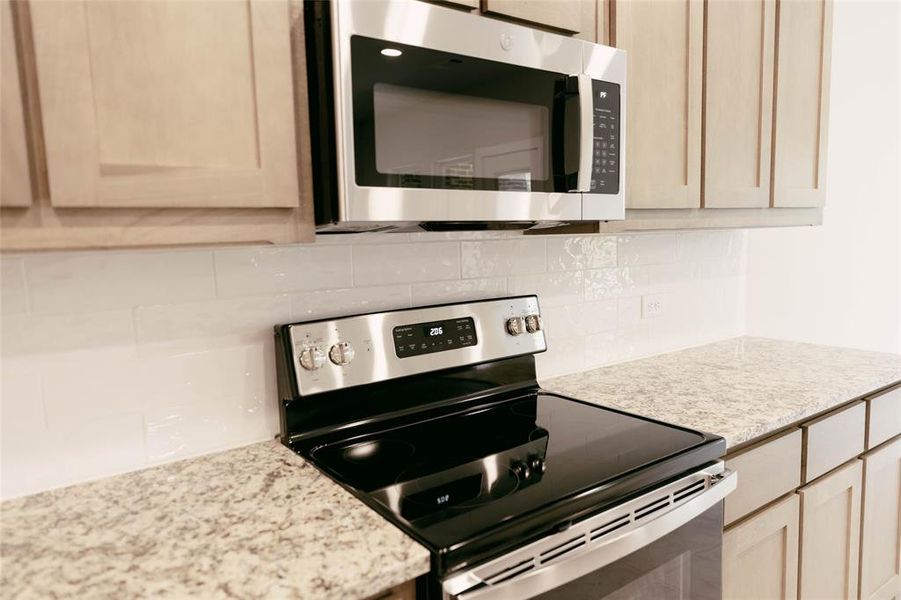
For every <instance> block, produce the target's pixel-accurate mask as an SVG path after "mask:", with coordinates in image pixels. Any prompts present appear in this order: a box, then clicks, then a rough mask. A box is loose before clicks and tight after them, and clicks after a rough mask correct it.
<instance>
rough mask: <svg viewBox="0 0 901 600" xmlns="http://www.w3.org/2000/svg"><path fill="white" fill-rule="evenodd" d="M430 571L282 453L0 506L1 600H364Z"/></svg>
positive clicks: (420, 553)
mask: <svg viewBox="0 0 901 600" xmlns="http://www.w3.org/2000/svg"><path fill="white" fill-rule="evenodd" d="M428 570H429V553H428V551H427V550H426V549H425V548H423V547H422V546H420V545H419V544H417V543H416V542H414V541H413V540H411V539H410V538H409V537H407V536H406V535H405V534H404V533H402V532H401V531H400V530H399V529H397V528H396V527H394V526H393V525H391V524H390V523H388V522H387V521H385V520H384V519H383V518H382V517H380V516H379V515H378V514H377V513H376V512H375V511H373V510H371V509H370V508H368V507H367V506H366V505H364V504H363V503H361V502H360V501H359V500H357V499H356V498H354V497H353V496H352V495H351V494H349V493H348V492H346V491H345V490H344V489H342V488H341V487H340V486H338V485H336V484H335V483H334V482H332V481H331V480H330V479H329V478H328V477H326V476H325V475H322V474H321V473H320V472H319V471H317V470H316V469H315V468H314V467H313V466H312V465H309V464H307V463H306V462H304V460H303V459H302V458H300V457H299V456H297V455H295V454H294V453H293V452H291V451H290V450H288V449H287V448H285V447H284V446H282V445H280V444H278V443H276V442H265V443H260V444H254V445H252V446H247V447H244V448H239V449H237V450H230V451H227V452H222V453H219V454H214V455H210V456H204V457H200V458H196V459H190V460H184V461H181V462H177V463H172V464H169V465H165V466H162V467H157V468H153V469H148V470H145V471H138V472H135V473H128V474H125V475H120V476H117V477H112V478H109V479H103V480H100V481H95V482H91V483H87V484H81V485H76V486H73V487H68V488H63V489H59V490H53V491H50V492H44V493H41V494H36V495H34V496H27V497H24V498H19V499H15V500H9V501H6V502H4V503H2V504H0V590H2V593H0V596H2V597H3V598H87V597H90V598H117V599H118V598H133V597H146V598H161V597H167V598H183V597H187V596H191V597H199V598H225V597H237V598H263V597H266V598H273V597H277V598H317V599H318V598H342V599H344V598H363V597H366V596H369V595H372V594H375V593H377V592H379V591H381V590H384V589H386V588H389V587H391V586H394V585H397V584H400V583H402V582H404V581H407V580H409V579H413V578H414V577H416V576H418V575H420V574H422V573H425V572H427V571H428Z"/></svg>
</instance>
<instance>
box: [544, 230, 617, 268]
mask: <svg viewBox="0 0 901 600" xmlns="http://www.w3.org/2000/svg"><path fill="white" fill-rule="evenodd" d="M615 266H616V237H614V236H598V235H580V236H572V237H570V236H563V237H552V238H550V239H549V240H548V241H547V268H548V270H549V271H575V270H578V269H601V268H604V267H615Z"/></svg>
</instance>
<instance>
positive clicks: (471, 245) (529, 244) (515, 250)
mask: <svg viewBox="0 0 901 600" xmlns="http://www.w3.org/2000/svg"><path fill="white" fill-rule="evenodd" d="M460 253H461V256H462V263H463V277H464V278H467V277H496V276H498V275H522V274H525V273H541V272H543V271H544V270H545V242H544V240H543V239H540V238H527V237H520V239H513V240H490V241H483V240H479V241H465V242H462V244H461V249H460Z"/></svg>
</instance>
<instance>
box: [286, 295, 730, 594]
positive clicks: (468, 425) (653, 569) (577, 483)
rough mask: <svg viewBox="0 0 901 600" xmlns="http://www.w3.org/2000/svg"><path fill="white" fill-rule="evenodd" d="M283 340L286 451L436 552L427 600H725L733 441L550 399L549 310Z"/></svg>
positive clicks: (345, 328)
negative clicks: (544, 358) (543, 360)
mask: <svg viewBox="0 0 901 600" xmlns="http://www.w3.org/2000/svg"><path fill="white" fill-rule="evenodd" d="M275 338H276V345H275V346H276V368H277V382H278V389H279V418H280V425H281V439H282V441H283V443H285V444H286V445H287V446H289V447H290V448H292V449H293V450H294V451H295V452H297V453H299V454H301V455H302V456H304V458H305V459H306V460H308V461H309V463H310V464H312V465H315V466H316V467H317V468H318V469H320V470H322V471H323V472H324V473H325V474H327V475H328V476H330V477H332V478H333V479H334V480H335V481H337V482H339V483H340V484H342V485H343V486H345V488H346V489H348V490H349V491H350V492H351V493H353V494H355V495H356V496H357V497H358V498H360V500H362V501H363V502H365V503H367V504H368V505H369V506H370V507H371V508H372V509H373V510H375V511H377V512H378V513H379V514H381V515H382V516H384V517H385V518H386V519H388V520H389V521H390V522H392V523H394V524H395V525H396V526H397V527H399V528H400V529H402V530H403V531H404V532H406V533H407V534H408V535H410V536H411V537H412V538H413V539H415V540H416V541H418V542H419V543H421V544H423V545H424V546H425V547H427V548H428V549H429V551H430V552H431V557H432V560H431V571H430V572H429V573H428V574H427V575H424V576H423V577H421V578H420V579H419V580H418V581H417V599H418V600H439V599H440V600H495V599H507V598H509V599H517V600H520V599H526V598H533V597H538V598H540V600H576V599H578V600H581V599H583V598H598V599H601V598H603V599H604V600H622V599H623V598H654V599H655V600H656V599H657V598H692V599H693V600H721V598H722V586H721V584H722V581H721V563H722V538H723V499H724V497H725V496H726V495H727V494H728V493H730V492H731V491H732V490H733V489H735V487H736V479H737V476H736V475H735V474H733V473H730V472H729V471H728V470H726V469H725V468H724V464H723V462H722V460H721V458H722V456H723V454H724V453H725V440H724V439H723V438H722V437H720V436H715V435H711V434H709V433H704V432H700V431H694V430H691V429H687V428H684V427H679V426H675V425H669V424H666V423H662V422H659V421H655V420H653V419H649V418H645V417H641V416H638V415H633V414H629V413H626V412H623V411H619V410H616V409H612V408H607V407H603V406H599V405H597V404H593V403H591V402H590V401H586V400H580V399H575V398H568V397H565V396H561V395H558V394H554V393H552V392H548V391H546V390H543V389H542V388H541V387H540V385H539V384H538V382H537V379H536V371H535V354H537V353H540V352H542V351H544V350H545V349H546V348H547V341H546V339H545V327H544V323H543V322H542V318H541V310H540V307H539V302H538V298H537V297H536V296H514V297H508V298H497V299H486V300H477V301H472V302H461V303H454V304H446V305H437V306H428V307H419V308H406V309H400V310H394V311H386V312H379V313H373V314H367V315H356V316H348V317H341V318H334V319H323V320H318V321H309V322H302V323H291V324H284V325H280V326H277V327H276V328H275Z"/></svg>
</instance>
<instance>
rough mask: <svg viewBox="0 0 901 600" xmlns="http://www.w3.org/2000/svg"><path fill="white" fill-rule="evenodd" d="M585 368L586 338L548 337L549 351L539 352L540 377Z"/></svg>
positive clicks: (573, 371) (536, 365) (536, 367)
mask: <svg viewBox="0 0 901 600" xmlns="http://www.w3.org/2000/svg"><path fill="white" fill-rule="evenodd" d="M584 368H585V338H584V337H581V336H579V337H569V338H552V339H548V342H547V351H546V352H544V353H542V354H539V355H538V359H537V360H536V363H535V369H536V371H537V372H538V373H537V374H538V378H539V379H547V378H548V377H553V376H555V375H565V374H568V373H575V372H576V371H581V370H582V369H584Z"/></svg>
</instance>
